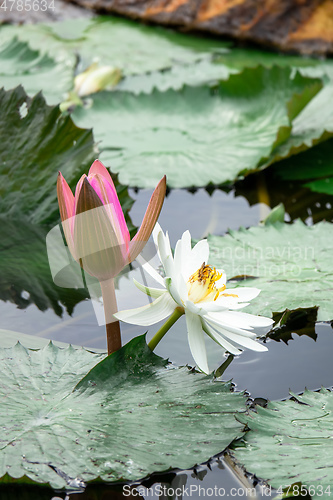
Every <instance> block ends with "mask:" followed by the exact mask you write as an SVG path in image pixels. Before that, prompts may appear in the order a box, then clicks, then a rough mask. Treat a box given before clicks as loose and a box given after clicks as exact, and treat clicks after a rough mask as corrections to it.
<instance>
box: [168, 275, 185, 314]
mask: <svg viewBox="0 0 333 500" xmlns="http://www.w3.org/2000/svg"><path fill="white" fill-rule="evenodd" d="M165 285H166V287H167V290H168V292H169V294H170V295H171V297H172V298H173V300H174V301H175V302H177V305H179V306H181V307H183V302H182V299H181V296H180V294H179V291H178V288H177V286H176V284H175V282H174V280H173V279H172V278H165Z"/></svg>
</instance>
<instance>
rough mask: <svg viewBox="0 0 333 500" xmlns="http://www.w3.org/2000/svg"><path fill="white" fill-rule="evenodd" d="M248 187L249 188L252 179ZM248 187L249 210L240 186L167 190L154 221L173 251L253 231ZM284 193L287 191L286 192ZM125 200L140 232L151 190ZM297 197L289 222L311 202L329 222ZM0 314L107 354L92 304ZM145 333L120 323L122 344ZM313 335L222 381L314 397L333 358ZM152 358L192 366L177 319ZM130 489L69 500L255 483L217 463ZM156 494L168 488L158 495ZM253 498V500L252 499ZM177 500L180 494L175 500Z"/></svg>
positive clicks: (4, 322)
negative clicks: (183, 243) (231, 232)
mask: <svg viewBox="0 0 333 500" xmlns="http://www.w3.org/2000/svg"><path fill="white" fill-rule="evenodd" d="M266 180H267V179H266ZM247 182H250V183H251V180H250V181H247ZM256 182H257V181H256ZM252 188H253V189H252ZM252 188H251V186H250V184H248V187H247V192H248V193H251V192H252V198H251V196H249V199H250V201H251V203H253V204H252V205H250V204H249V201H248V200H247V199H246V198H245V197H244V196H242V195H240V193H241V192H242V189H243V188H242V185H238V186H237V187H236V191H234V190H233V191H230V192H229V193H226V192H224V191H221V190H214V191H213V192H212V193H210V194H209V193H208V192H207V191H206V190H203V189H199V190H197V191H196V192H194V193H191V192H189V191H185V190H173V191H171V192H170V193H169V194H168V197H167V198H166V200H165V204H164V207H163V210H162V213H161V216H160V219H159V222H160V224H161V226H162V228H163V229H167V230H168V231H169V234H170V239H171V244H172V245H174V244H175V242H176V240H177V239H178V238H179V237H180V236H181V234H182V233H183V231H185V230H186V229H189V230H190V232H191V235H192V237H193V238H194V239H199V238H202V237H205V236H207V234H209V233H210V232H211V233H214V234H224V233H225V232H226V231H227V230H228V228H231V229H238V228H239V227H240V226H241V225H242V226H245V227H247V226H252V225H256V224H258V223H259V221H260V220H262V219H263V218H264V217H265V216H266V215H267V214H268V213H269V210H270V209H269V206H268V205H267V204H266V203H256V201H258V199H259V200H260V199H263V196H262V195H261V194H260V189H259V190H258V186H257V184H256V186H255V187H252ZM251 189H252V191H251ZM286 191H287V189H285V191H284V192H286ZM258 193H259V194H258ZM275 193H276V191H275ZM130 194H131V196H132V198H133V199H134V200H135V203H134V205H133V207H132V210H131V212H130V215H131V218H132V221H133V223H134V224H135V225H139V224H140V222H141V220H142V217H143V214H144V211H145V209H146V206H147V202H148V200H149V198H150V195H151V191H149V190H140V191H137V192H135V191H133V190H131V191H130ZM305 195H306V193H305ZM274 196H276V194H275V195H274ZM274 196H271V203H272V204H275V201H276V200H275V199H274ZM303 198H304V197H302V196H299V194H298V193H296V194H295V196H294V199H295V200H296V202H297V203H296V202H295V201H292V199H291V198H290V199H289V206H291V207H294V205H295V203H296V204H297V205H298V208H297V210H294V211H293V209H290V210H289V214H287V216H286V217H287V219H290V218H291V219H293V218H294V217H295V216H296V215H297V216H299V215H300V216H301V217H302V218H303V219H306V220H307V222H308V223H312V220H313V213H316V209H315V207H317V209H319V208H320V207H318V206H317V205H316V203H320V204H321V205H320V206H321V207H324V209H325V210H326V212H327V218H329V219H331V218H332V213H331V210H330V208H331V207H330V206H326V205H327V204H328V203H329V201H327V200H326V198H325V199H322V200H321V201H320V202H318V200H317V198H315V199H312V201H311V203H312V209H311V208H309V205H306V202H304V203H303V201H302V200H303ZM285 200H286V198H285ZM285 200H284V201H285ZM331 201H332V200H331ZM266 202H267V197H266ZM286 205H287V204H286ZM306 206H307V209H306V208H305V207H306ZM287 210H288V205H287ZM295 214H296V215H295ZM133 277H136V278H137V279H138V280H139V281H140V280H142V276H141V271H140V269H134V270H132V271H130V272H129V273H128V274H127V275H126V276H123V277H121V278H120V280H119V283H118V290H117V299H118V307H119V309H120V310H121V309H122V308H125V307H128V303H129V302H130V303H131V306H132V307H138V306H140V305H144V304H145V303H146V302H145V301H147V298H146V297H145V296H144V295H143V294H142V293H141V292H140V291H138V290H137V289H136V287H134V286H133V283H132V278H133ZM148 282H149V279H148ZM0 315H1V326H2V328H3V329H7V330H12V331H18V332H22V333H25V334H29V335H37V336H38V337H39V338H41V339H43V338H44V339H52V340H55V341H60V342H66V343H72V344H76V345H84V346H86V347H89V348H96V349H105V347H106V342H105V333H104V326H98V323H97V320H96V316H95V313H94V309H93V306H92V303H91V301H90V300H88V299H87V300H85V301H83V302H81V303H79V304H78V305H77V306H76V307H75V310H74V313H73V314H72V316H69V315H68V314H67V313H66V312H64V313H63V317H62V318H60V317H59V316H57V315H56V314H55V313H54V312H53V311H51V310H47V311H45V312H41V311H39V310H38V309H37V307H36V306H35V305H30V306H29V307H28V308H27V309H18V308H17V307H16V306H15V305H14V304H12V303H10V302H6V303H5V302H0ZM159 326H160V325H159V324H156V325H153V327H151V328H149V334H148V338H150V337H151V336H152V335H153V334H154V333H155V332H156V331H157V330H158V328H159ZM145 331H146V328H143V327H137V326H133V325H126V324H123V325H122V336H123V342H124V343H125V342H127V341H129V340H130V339H131V338H133V337H134V336H136V335H138V334H141V333H144V332H145ZM315 333H316V334H317V338H316V340H313V338H310V337H309V336H306V335H302V336H298V335H297V334H295V333H292V340H290V341H289V342H288V344H286V343H284V342H282V341H280V342H276V341H274V340H268V341H267V346H268V352H265V353H260V354H258V353H254V352H252V351H246V352H244V353H243V354H242V355H241V356H238V357H236V358H235V359H234V360H233V361H232V362H231V364H230V365H229V367H228V368H227V370H226V371H225V373H224V375H223V379H224V380H230V379H232V381H233V383H234V384H235V389H236V390H246V391H247V392H248V393H249V394H250V396H251V397H252V398H258V401H261V403H262V404H264V403H265V400H266V399H271V400H275V399H284V398H288V394H289V390H291V391H293V392H296V393H299V392H302V391H303V390H304V387H305V386H306V387H307V388H308V389H313V390H316V389H318V388H320V386H321V385H323V386H325V387H330V386H331V381H332V363H331V352H332V351H333V335H332V328H331V325H330V324H324V323H319V324H317V325H316V327H315ZM13 343H14V341H13ZM207 350H208V357H209V361H210V366H211V368H217V367H218V366H219V365H220V364H221V363H222V362H223V361H224V360H225V358H224V357H223V355H222V350H219V349H216V348H215V345H214V343H213V342H212V341H207ZM156 353H157V354H159V355H160V356H163V357H165V358H170V359H171V360H172V362H174V363H176V364H186V363H188V364H190V365H191V363H192V358H191V354H190V351H189V348H188V343H187V336H186V330H185V325H184V320H183V318H181V319H180V321H178V322H177V323H176V324H175V325H174V326H173V327H172V329H171V330H170V332H168V334H167V335H166V337H165V338H164V339H163V341H162V342H161V343H160V344H159V345H158V347H157V349H156ZM134 486H137V487H138V489H136V490H134V491H132V492H131V493H130V491H129V490H128V491H127V493H128V495H126V494H125V493H124V492H123V493H122V491H121V489H119V488H115V487H114V486H105V485H104V486H100V485H99V486H97V485H96V486H88V488H87V490H86V492H85V493H80V494H73V495H71V500H74V499H75V500H76V499H77V500H87V499H99V498H101V499H104V500H105V499H107V498H128V497H130V498H132V497H137V495H140V496H141V497H143V498H165V499H166V498H176V496H172V495H171V493H172V490H170V489H169V488H173V490H176V488H183V490H181V489H178V490H176V491H178V492H181V491H182V492H183V495H182V496H183V498H186V496H187V494H188V492H189V491H190V492H191V498H192V499H197V498H202V497H203V496H205V495H206V497H207V496H211V497H212V498H218V497H222V496H233V497H235V498H238V497H244V496H246V497H250V496H251V495H250V493H248V494H247V493H246V491H245V489H246V488H251V487H252V486H253V484H252V480H251V478H248V479H246V478H245V477H244V476H243V475H242V474H241V473H239V471H237V470H236V469H235V467H234V465H232V463H231V462H230V460H229V458H228V457H227V458H223V457H220V458H213V459H212V460H211V461H210V462H209V463H208V464H205V465H202V466H200V467H198V468H197V469H196V470H195V471H179V472H178V473H169V474H165V475H162V476H152V478H150V479H149V480H147V481H144V482H143V483H142V485H141V487H139V485H138V484H135V485H134ZM162 487H165V488H166V489H165V490H163V489H162ZM199 487H201V490H200V488H199ZM144 488H145V489H144ZM186 488H187V490H186ZM214 488H215V489H214ZM244 488H245V489H244ZM168 489H169V491H168ZM5 492H6V493H5ZM244 492H245V493H244ZM162 493H163V494H162ZM204 493H205V494H204ZM211 493H212V494H211ZM4 494H7V496H6V498H7V497H8V499H9V498H12V496H11V495H14V496H15V498H17V496H16V495H17V492H16V490H15V491H14V490H12V489H8V491H7V490H4ZM251 494H252V497H253V492H251ZM24 495H25V497H26V498H43V499H44V498H45V499H46V498H48V499H51V498H53V499H54V500H55V498H65V494H63V493H52V492H51V491H48V490H43V491H41V490H38V492H36V491H35V489H33V490H30V489H29V488H28V490H25V493H24ZM29 495H31V496H29ZM40 495H42V496H40ZM272 496H273V493H272ZM256 497H257V498H267V492H262V491H261V490H260V485H259V486H257V489H256ZM13 498H14V497H13ZM22 498H23V497H22ZM178 498H181V495H180V496H179V495H178Z"/></svg>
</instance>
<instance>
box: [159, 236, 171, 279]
mask: <svg viewBox="0 0 333 500" xmlns="http://www.w3.org/2000/svg"><path fill="white" fill-rule="evenodd" d="M157 242H158V250H159V255H160V259H161V262H162V264H163V267H164V270H165V274H166V276H169V277H170V278H172V277H173V276H174V271H175V267H174V262H173V256H172V252H171V247H170V241H169V237H168V235H166V236H164V234H163V232H162V231H161V232H159V233H158V236H157Z"/></svg>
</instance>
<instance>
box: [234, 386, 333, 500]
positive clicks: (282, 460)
mask: <svg viewBox="0 0 333 500" xmlns="http://www.w3.org/2000/svg"><path fill="white" fill-rule="evenodd" d="M292 396H293V400H289V401H279V402H276V403H271V402H269V403H268V406H267V408H261V407H260V406H257V407H256V410H257V413H254V412H250V415H246V416H245V415H244V416H240V417H238V418H239V420H240V421H241V422H243V423H246V424H247V426H248V427H249V428H250V431H249V432H248V433H247V434H246V436H245V439H244V443H240V444H241V447H236V449H235V450H234V455H235V456H236V459H237V460H238V461H239V462H240V463H241V464H242V465H243V466H244V467H245V468H246V470H247V471H248V472H251V473H252V474H255V475H256V476H257V477H259V478H261V479H264V480H265V481H267V482H268V483H269V484H270V485H271V486H272V487H274V488H280V487H287V486H290V485H292V484H295V483H301V484H303V485H304V486H307V487H308V492H309V493H310V495H311V498H325V499H328V498H330V496H331V495H332V492H333V472H332V471H333V445H332V425H333V395H332V392H331V391H328V390H326V389H322V390H321V391H320V392H311V391H308V390H305V392H304V394H303V395H302V396H297V395H295V394H292ZM297 487H298V491H299V492H300V484H298V486H296V485H295V488H294V491H295V492H296V491H297ZM291 490H293V488H291ZM302 492H303V494H302V495H301V496H305V494H306V492H305V490H304V489H303V490H302ZM295 496H297V495H295Z"/></svg>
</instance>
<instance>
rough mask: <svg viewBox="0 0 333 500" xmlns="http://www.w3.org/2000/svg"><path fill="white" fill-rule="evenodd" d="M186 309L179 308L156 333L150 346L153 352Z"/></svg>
mask: <svg viewBox="0 0 333 500" xmlns="http://www.w3.org/2000/svg"><path fill="white" fill-rule="evenodd" d="M184 312H185V311H184V309H183V308H182V307H177V308H176V309H175V310H174V312H173V313H172V314H171V316H170V318H169V319H168V320H167V321H166V322H165V323H164V325H163V326H161V328H160V329H159V330H158V331H157V332H156V333H155V335H154V337H153V338H152V339H151V341H150V342H149V344H148V347H149V348H150V349H151V350H152V351H153V350H154V349H155V347H156V346H157V344H158V343H159V342H160V341H161V340H162V338H163V337H164V335H165V334H166V332H167V331H168V330H170V328H171V327H172V325H173V324H174V323H176V321H177V319H179V318H180V317H181V316H182V315H183V314H184Z"/></svg>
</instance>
